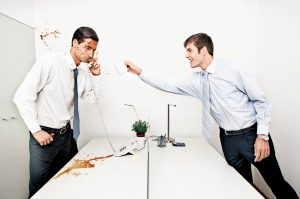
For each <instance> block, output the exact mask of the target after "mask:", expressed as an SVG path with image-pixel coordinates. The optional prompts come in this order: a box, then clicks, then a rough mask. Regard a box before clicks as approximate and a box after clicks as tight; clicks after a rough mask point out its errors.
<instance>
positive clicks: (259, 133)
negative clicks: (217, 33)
mask: <svg viewBox="0 0 300 199" xmlns="http://www.w3.org/2000/svg"><path fill="white" fill-rule="evenodd" d="M184 47H185V48H186V58H187V59H188V60H189V61H190V65H191V68H197V67H199V68H201V71H200V72H193V73H191V74H190V75H188V76H187V77H184V78H182V79H180V80H178V81H167V80H165V79H162V78H158V77H156V76H154V75H151V74H149V73H147V72H144V71H142V69H141V68H139V67H137V66H135V65H134V64H133V63H132V62H131V61H125V64H126V65H127V69H128V71H129V72H131V73H134V74H136V75H139V77H140V78H141V79H142V80H143V81H144V82H146V83H147V84H149V85H151V86H153V87H155V88H157V89H160V90H162V91H167V92H171V93H176V94H180V95H189V96H193V97H196V98H198V99H199V100H201V101H202V102H203V112H202V126H203V128H202V134H203V136H204V137H205V138H207V139H208V138H209V137H210V132H209V125H208V124H209V121H208V119H207V118H206V117H207V116H206V115H209V113H210V114H211V115H212V117H213V118H214V119H215V120H216V122H217V123H218V125H219V126H220V140H221V144H222V149H223V153H224V156H225V159H226V161H227V162H228V164H229V165H231V166H232V167H234V168H235V169H236V170H237V171H238V172H239V173H240V174H241V175H242V176H243V177H244V178H245V179H246V180H247V181H248V182H249V183H251V184H253V179H252V172H251V164H253V165H254V166H255V167H257V168H258V170H259V171H260V173H261V174H262V176H263V178H264V180H265V181H266V182H267V184H268V185H269V187H270V188H271V190H272V191H273V193H274V194H275V196H276V197H277V198H289V199H291V198H293V199H294V198H298V196H297V194H296V192H295V190H294V189H293V188H292V187H291V186H290V185H289V184H288V183H287V182H286V181H285V179H284V178H283V176H282V173H281V170H280V168H279V165H278V162H277V159H276V156H275V150H274V146H273V142H272V139H271V137H270V136H269V124H270V120H271V119H270V111H269V109H270V104H269V102H268V100H267V98H266V96H265V94H264V93H263V91H262V89H261V88H260V86H259V85H258V84H257V82H256V81H255V79H254V78H252V77H251V76H249V75H248V74H247V73H245V72H244V71H243V70H242V68H241V67H240V66H239V64H237V63H229V62H220V61H216V60H215V59H214V58H213V51H214V46H213V42H212V39H211V38H210V37H209V36H208V35H207V34H204V33H198V34H195V35H192V36H190V37H189V38H187V39H186V41H185V42H184ZM206 91H207V92H206ZM206 111H207V114H206ZM205 119H206V120H205Z"/></svg>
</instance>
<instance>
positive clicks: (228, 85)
mask: <svg viewBox="0 0 300 199" xmlns="http://www.w3.org/2000/svg"><path fill="white" fill-rule="evenodd" d="M206 71H207V72H208V81H209V85H210V90H209V91H210V113H211V115H212V116H213V118H214V119H215V120H216V122H217V123H218V125H219V126H220V127H222V128H223V129H225V130H227V131H230V130H240V129H243V128H247V127H249V126H251V125H253V124H254V123H255V122H257V123H258V128H257V133H262V134H268V133H269V124H270V120H271V118H270V107H271V106H270V104H269V102H268V100H267V98H266V96H265V94H264V93H263V91H262V89H261V88H260V86H259V85H258V84H257V82H256V80H255V79H254V78H253V77H251V76H250V75H248V74H246V73H245V72H244V71H243V70H242V68H241V67H240V66H239V64H237V63H229V62H220V61H216V60H213V61H212V63H211V64H210V65H209V66H208V68H207V69H206ZM140 78H141V79H142V80H143V81H145V82H146V83H147V84H149V85H151V86H153V87H155V88H157V89H160V90H163V91H167V92H171V93H176V94H181V95H189V96H193V97H196V98H198V99H200V100H202V90H201V88H200V82H201V79H202V77H201V75H200V72H193V73H191V74H190V75H188V76H187V77H185V78H183V79H181V80H177V81H167V80H164V79H162V78H159V77H157V76H154V75H151V74H149V73H147V72H144V71H143V72H142V73H141V74H140Z"/></svg>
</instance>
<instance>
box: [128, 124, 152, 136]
mask: <svg viewBox="0 0 300 199" xmlns="http://www.w3.org/2000/svg"><path fill="white" fill-rule="evenodd" d="M148 127H149V124H148V122H146V121H142V120H137V121H135V122H134V123H133V124H132V131H134V132H136V136H137V137H145V133H146V131H147V129H148Z"/></svg>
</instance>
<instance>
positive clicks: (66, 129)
mask: <svg viewBox="0 0 300 199" xmlns="http://www.w3.org/2000/svg"><path fill="white" fill-rule="evenodd" d="M41 129H42V130H44V131H46V132H48V133H55V134H60V135H62V134H65V133H68V132H69V130H70V129H71V125H70V121H69V122H68V123H67V125H66V126H64V127H62V128H60V129H54V128H50V127H47V126H41Z"/></svg>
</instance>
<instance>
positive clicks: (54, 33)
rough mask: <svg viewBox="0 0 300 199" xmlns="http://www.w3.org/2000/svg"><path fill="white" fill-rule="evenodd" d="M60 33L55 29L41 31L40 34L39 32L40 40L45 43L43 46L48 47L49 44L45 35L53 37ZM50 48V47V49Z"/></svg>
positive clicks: (57, 36)
mask: <svg viewBox="0 0 300 199" xmlns="http://www.w3.org/2000/svg"><path fill="white" fill-rule="evenodd" d="M60 34H61V33H60V32H58V31H57V30H55V31H52V32H42V33H41V34H40V37H41V40H42V41H43V42H44V44H45V46H47V47H48V48H49V45H48V44H47V42H46V40H45V39H46V38H47V37H50V36H53V37H54V38H59V35H60ZM49 49H50V48H49ZM50 50H51V49H50Z"/></svg>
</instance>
